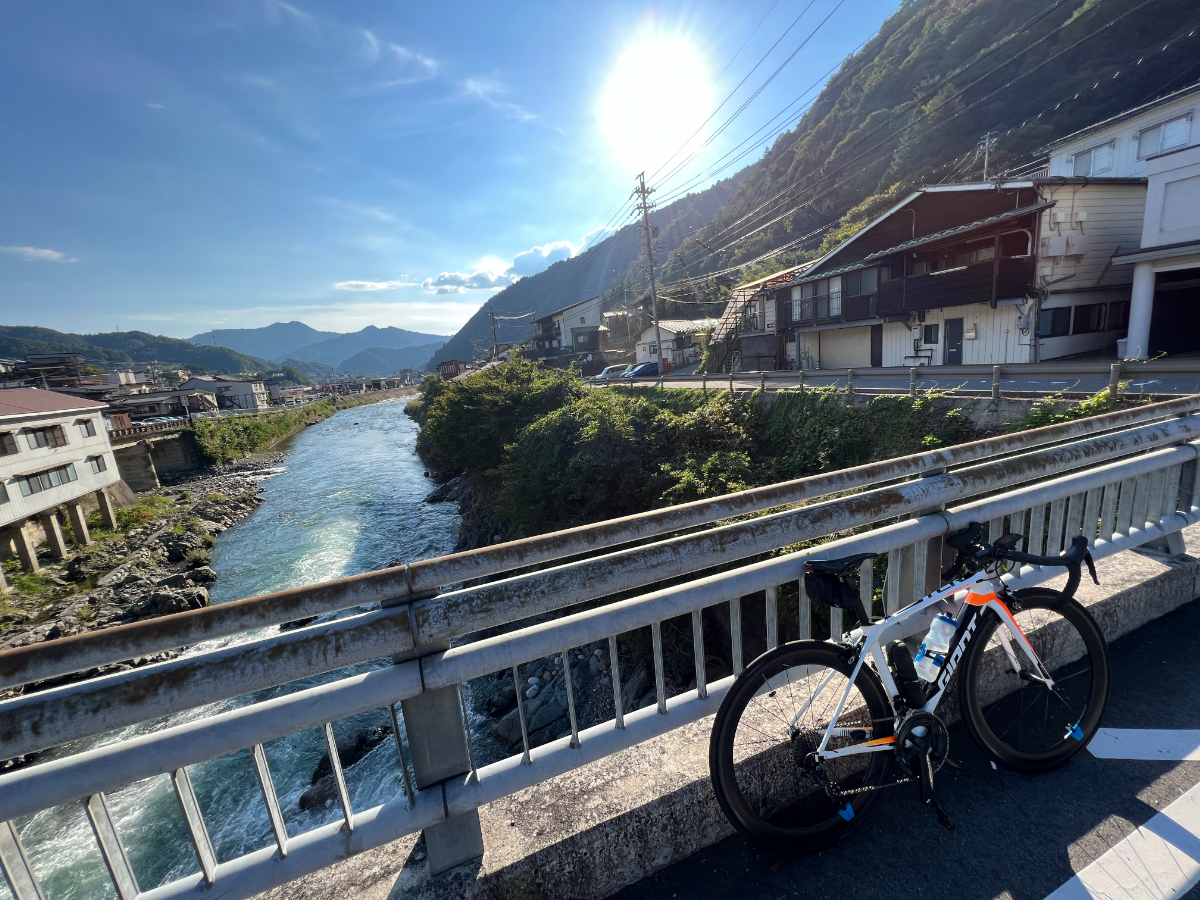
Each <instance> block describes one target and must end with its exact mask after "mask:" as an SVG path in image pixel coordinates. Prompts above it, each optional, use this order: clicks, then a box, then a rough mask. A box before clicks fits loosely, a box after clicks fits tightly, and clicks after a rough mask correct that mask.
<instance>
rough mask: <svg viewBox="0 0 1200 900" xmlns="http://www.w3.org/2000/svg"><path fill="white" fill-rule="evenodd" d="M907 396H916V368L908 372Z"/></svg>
mask: <svg viewBox="0 0 1200 900" xmlns="http://www.w3.org/2000/svg"><path fill="white" fill-rule="evenodd" d="M908 396H910V397H915V396H917V367H916V366H913V367H912V368H911V369H909V370H908Z"/></svg>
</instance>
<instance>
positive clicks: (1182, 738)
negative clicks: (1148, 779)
mask: <svg viewBox="0 0 1200 900" xmlns="http://www.w3.org/2000/svg"><path fill="white" fill-rule="evenodd" d="M1088 750H1090V751H1091V754H1092V756H1096V757H1099V758H1100V759H1166V760H1182V759H1193V760H1200V731H1187V730H1176V729H1165V728H1101V729H1098V730H1097V731H1096V736H1095V737H1094V738H1092V742H1091V743H1090V744H1088Z"/></svg>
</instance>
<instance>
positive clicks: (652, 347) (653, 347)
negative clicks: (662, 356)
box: [647, 344, 658, 356]
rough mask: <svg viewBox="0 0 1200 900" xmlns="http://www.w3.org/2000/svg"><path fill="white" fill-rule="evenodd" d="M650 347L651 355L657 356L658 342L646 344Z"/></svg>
mask: <svg viewBox="0 0 1200 900" xmlns="http://www.w3.org/2000/svg"><path fill="white" fill-rule="evenodd" d="M647 347H649V349H650V355H651V356H658V344H647Z"/></svg>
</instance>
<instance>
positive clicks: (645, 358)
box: [635, 319, 717, 371]
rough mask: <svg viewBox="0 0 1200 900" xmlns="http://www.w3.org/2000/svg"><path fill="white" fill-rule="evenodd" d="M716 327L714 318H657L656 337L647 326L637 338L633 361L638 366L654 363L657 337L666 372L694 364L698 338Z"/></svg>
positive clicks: (652, 328)
mask: <svg viewBox="0 0 1200 900" xmlns="http://www.w3.org/2000/svg"><path fill="white" fill-rule="evenodd" d="M716 324H717V320H716V319H661V320H660V321H659V323H658V332H657V335H656V333H655V329H654V326H653V325H651V326H650V327H649V328H647V329H645V330H644V331H643V332H642V333H641V334H640V335H639V336H638V340H637V349H636V355H635V360H636V361H637V362H639V363H656V362H658V361H659V352H658V340H659V336H661V338H662V342H663V347H664V349H663V353H662V355H663V356H664V357H665V358H666V360H667V366H666V370H667V371H669V370H671V369H673V368H678V367H679V366H686V365H688V364H690V363H694V362H697V361H698V360H699V359H700V335H701V334H703V333H704V332H705V331H707V330H708V329H710V328H713V327H715V326H716Z"/></svg>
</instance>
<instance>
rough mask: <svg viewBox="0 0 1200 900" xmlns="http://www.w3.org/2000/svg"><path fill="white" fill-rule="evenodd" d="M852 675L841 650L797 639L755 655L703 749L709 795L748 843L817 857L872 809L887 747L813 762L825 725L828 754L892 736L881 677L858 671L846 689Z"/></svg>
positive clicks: (884, 769)
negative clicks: (829, 731) (713, 795)
mask: <svg viewBox="0 0 1200 900" xmlns="http://www.w3.org/2000/svg"><path fill="white" fill-rule="evenodd" d="M852 673H853V665H852V663H851V661H850V660H849V659H847V657H846V656H845V655H844V652H843V651H841V650H839V649H837V648H835V647H832V646H830V645H829V644H825V643H822V642H818V641H798V642H796V643H792V644H785V645H784V646H782V647H778V648H776V649H775V650H771V651H769V652H767V653H765V654H764V655H762V656H760V657H759V658H758V659H757V660H755V661H754V662H753V663H752V664H751V665H750V666H749V667H747V668H746V670H745V671H744V672H743V673H742V675H741V676H740V677H739V678H738V679H737V681H735V682H734V684H733V686H732V687H731V688H730V689H729V693H728V694H726V695H725V699H724V700H723V701H722V702H721V708H720V709H719V710H718V712H717V717H716V721H715V722H714V724H713V733H712V739H711V743H710V745H709V770H710V773H711V775H712V781H713V789H714V791H715V793H716V795H717V801H718V802H719V803H720V805H721V809H722V810H723V811H724V813H725V815H726V817H727V818H728V819H729V821H730V822H731V823H732V824H733V826H734V827H735V828H737V829H738V831H740V832H741V833H742V834H743V835H745V836H746V837H748V838H749V839H751V840H752V841H754V842H755V843H758V844H760V845H763V846H766V847H769V848H771V849H774V850H782V851H784V852H791V853H811V852H815V851H817V850H820V849H822V848H823V847H826V846H829V845H830V844H832V843H834V842H836V841H838V840H841V839H842V838H844V837H845V836H846V835H848V834H849V833H850V832H851V831H852V830H853V829H854V828H855V827H856V826H857V825H859V824H860V823H861V821H862V818H863V816H864V815H865V814H866V813H867V811H868V810H869V809H870V808H871V806H872V805H874V803H875V800H876V797H877V794H878V791H876V790H872V788H875V787H878V786H879V785H880V784H881V783H882V782H883V779H884V777H885V775H886V774H887V770H888V764H889V760H890V758H891V755H892V754H891V749H892V745H891V744H890V743H889V744H888V745H887V749H886V751H884V752H873V753H862V754H858V755H853V756H847V757H844V758H839V759H834V760H823V761H820V762H818V761H817V759H816V756H815V752H816V750H817V748H818V747H819V746H820V744H821V741H822V739H823V737H824V735H825V732H826V728H827V726H829V725H830V724H831V723H832V724H833V725H834V727H835V728H836V729H837V730H836V733H835V734H834V735H833V736H832V737H831V739H830V741H829V743H828V745H827V749H831V750H833V749H838V748H840V747H846V746H850V745H852V744H863V743H865V742H866V741H869V740H872V739H877V738H886V737H890V736H891V735H892V733H893V724H894V721H893V717H892V711H891V709H890V707H889V706H888V703H887V699H886V696H885V694H884V690H883V686H882V685H881V684H880V682H879V678H878V676H876V675H875V673H874V672H873V671H872V670H871V669H870V668H869V667H867V666H863V668H862V669H861V670H860V672H859V675H858V677H857V678H856V679H855V681H854V683H853V684H851V682H850V676H851V674H852ZM843 698H844V702H843ZM864 788H865V789H866V790H862V789H864Z"/></svg>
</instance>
